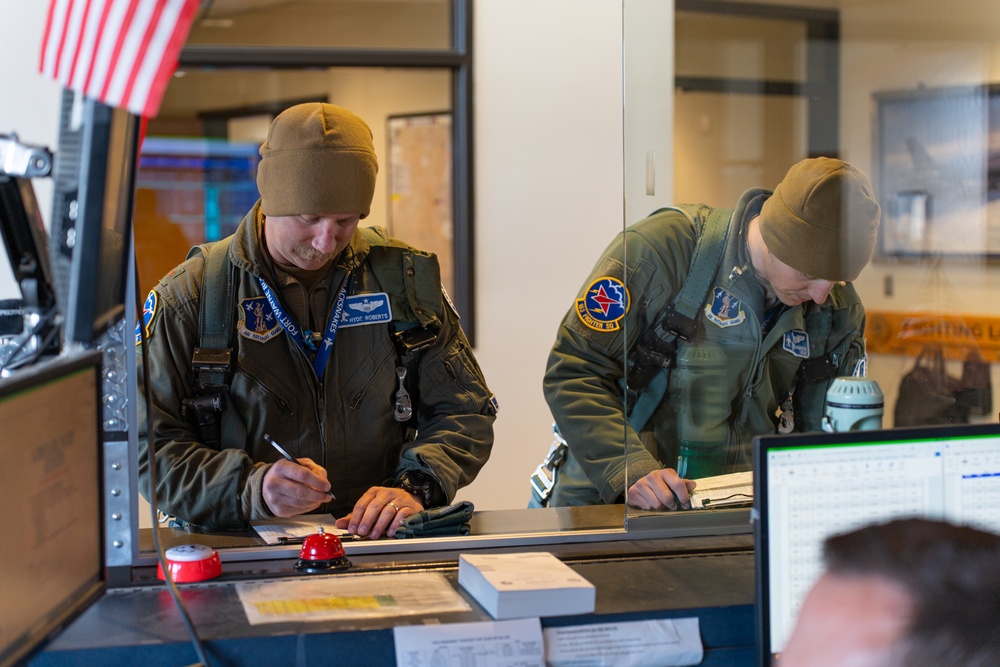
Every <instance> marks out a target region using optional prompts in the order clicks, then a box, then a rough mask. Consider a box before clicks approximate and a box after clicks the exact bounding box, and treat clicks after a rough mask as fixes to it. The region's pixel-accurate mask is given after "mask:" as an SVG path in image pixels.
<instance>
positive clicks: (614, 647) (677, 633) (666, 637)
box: [543, 617, 705, 667]
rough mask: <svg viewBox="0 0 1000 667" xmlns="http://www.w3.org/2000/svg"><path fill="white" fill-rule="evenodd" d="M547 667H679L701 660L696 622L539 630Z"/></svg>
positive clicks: (664, 621) (679, 620)
mask: <svg viewBox="0 0 1000 667" xmlns="http://www.w3.org/2000/svg"><path fill="white" fill-rule="evenodd" d="M543 632H544V633H545V635H544V636H545V664H546V665H548V667H608V666H609V665H613V666H614V667H682V666H686V665H700V664H701V662H702V660H703V659H704V657H705V649H704V647H703V645H702V643H701V632H700V629H699V623H698V618H697V617H694V618H674V619H669V618H664V619H658V620H650V621H629V622H624V623H594V624H591V625H567V626H564V627H556V628H545V630H544V631H543Z"/></svg>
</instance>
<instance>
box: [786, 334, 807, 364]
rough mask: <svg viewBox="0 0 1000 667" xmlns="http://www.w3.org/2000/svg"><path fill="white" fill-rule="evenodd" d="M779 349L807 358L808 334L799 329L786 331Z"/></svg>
mask: <svg viewBox="0 0 1000 667" xmlns="http://www.w3.org/2000/svg"><path fill="white" fill-rule="evenodd" d="M781 349H783V350H784V351H785V352H791V353H792V355H793V356H796V357H799V358H800V359H808V358H809V334H807V333H806V332H805V331H802V330H801V329H792V330H791V331H786V332H785V335H784V336H783V337H782V339H781Z"/></svg>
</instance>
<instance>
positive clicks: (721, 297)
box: [705, 287, 747, 329]
mask: <svg viewBox="0 0 1000 667" xmlns="http://www.w3.org/2000/svg"><path fill="white" fill-rule="evenodd" d="M705 317H706V318H708V321H709V322H712V323H713V324H715V325H717V326H720V327H722V328H723V329H725V328H726V327H734V326H736V325H737V324H742V323H743V322H744V320H746V318H747V314H746V312H745V311H744V310H743V302H742V301H740V300H739V299H737V298H736V297H735V296H733V295H732V294H730V293H729V292H727V291H726V290H724V289H722V288H721V287H716V288H715V292H714V293H713V295H712V303H709V304H706V305H705Z"/></svg>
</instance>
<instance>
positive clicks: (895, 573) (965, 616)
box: [824, 519, 1000, 667]
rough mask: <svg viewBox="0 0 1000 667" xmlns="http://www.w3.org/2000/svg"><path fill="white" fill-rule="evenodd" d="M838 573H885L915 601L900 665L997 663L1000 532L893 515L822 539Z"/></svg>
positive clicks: (977, 666) (831, 565)
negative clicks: (994, 532) (824, 540)
mask: <svg viewBox="0 0 1000 667" xmlns="http://www.w3.org/2000/svg"><path fill="white" fill-rule="evenodd" d="M824 558H825V559H826V565H827V569H828V571H829V572H831V573H833V574H838V575H862V576H877V577H885V578H887V579H889V580H891V581H894V582H896V583H899V584H900V585H902V586H903V587H904V588H905V589H906V591H907V592H908V593H909V594H910V596H911V598H912V600H913V616H912V618H911V619H910V624H909V627H908V630H907V632H906V636H905V637H904V638H903V641H902V646H901V649H902V652H901V659H900V663H899V664H900V665H906V666H907V667H925V666H926V667H931V666H932V665H933V666H934V667H942V666H947V665H962V666H963V667H987V666H993V667H995V666H996V665H1000V632H998V627H1000V535H995V534H993V533H988V532H985V531H982V530H977V529H975V528H971V527H969V526H957V525H954V524H951V523H947V522H944V521H932V520H928V519H897V520H894V521H890V522H888V523H884V524H876V525H871V526H866V527H864V528H860V529H858V530H854V531H851V532H849V533H844V534H841V535H836V536H833V537H830V538H828V539H827V540H826V543H825V544H824Z"/></svg>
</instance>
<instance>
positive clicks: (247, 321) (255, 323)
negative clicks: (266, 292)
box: [239, 296, 281, 343]
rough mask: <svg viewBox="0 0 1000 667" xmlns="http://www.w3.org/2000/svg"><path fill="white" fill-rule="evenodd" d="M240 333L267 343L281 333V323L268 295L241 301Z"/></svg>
mask: <svg viewBox="0 0 1000 667" xmlns="http://www.w3.org/2000/svg"><path fill="white" fill-rule="evenodd" d="M239 331H240V335H241V336H243V337H244V338H249V339H250V340H255V341H257V342H258V343H266V342H267V341H269V340H271V339H272V338H274V337H275V336H277V335H278V334H280V333H281V324H280V323H279V322H278V318H276V317H275V316H274V311H273V310H271V304H269V303H268V302H267V297H264V296H258V297H254V298H252V299H243V300H242V301H240V326H239Z"/></svg>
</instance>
